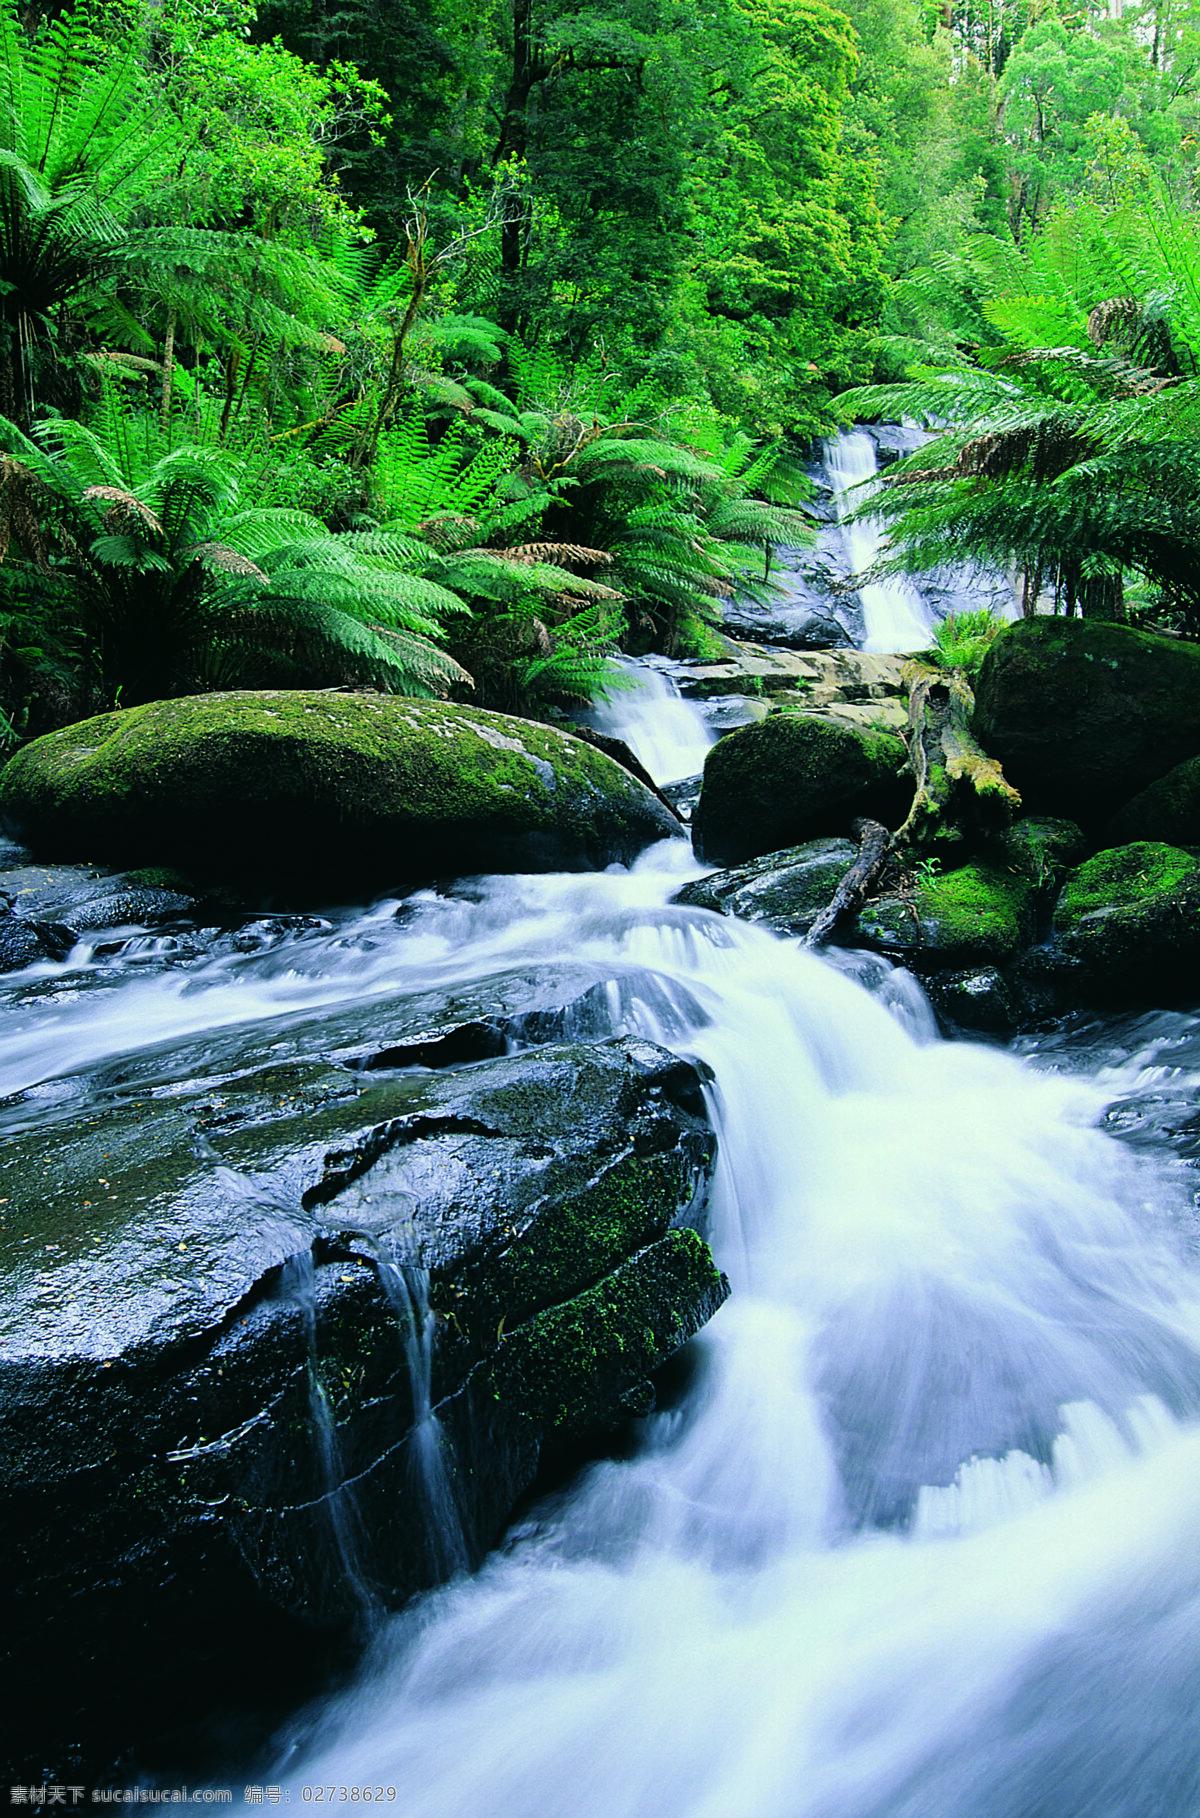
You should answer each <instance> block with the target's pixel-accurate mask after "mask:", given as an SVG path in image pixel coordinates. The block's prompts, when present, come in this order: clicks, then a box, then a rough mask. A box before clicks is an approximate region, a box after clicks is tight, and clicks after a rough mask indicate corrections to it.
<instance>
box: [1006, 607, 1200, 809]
mask: <svg viewBox="0 0 1200 1818" xmlns="http://www.w3.org/2000/svg"><path fill="white" fill-rule="evenodd" d="M974 724H975V732H976V735H977V736H978V738H979V740H980V741H981V743H982V744H983V745H984V746H985V747H986V748H987V750H988V751H989V752H991V754H992V755H993V756H994V757H997V758H998V759H999V760H1000V762H1001V763H1002V764H1003V766H1004V771H1005V774H1006V776H1007V777H1008V779H1009V781H1010V782H1011V783H1013V784H1015V786H1016V787H1017V788H1018V789H1019V790H1020V791H1021V795H1022V798H1023V800H1024V802H1025V806H1026V808H1027V809H1028V810H1029V811H1030V812H1033V813H1040V814H1052V815H1066V816H1069V817H1070V818H1071V819H1072V820H1075V821H1078V822H1079V823H1080V825H1081V826H1083V827H1084V828H1086V829H1088V830H1095V829H1097V828H1099V827H1102V826H1104V825H1106V824H1107V823H1108V822H1109V821H1110V820H1111V819H1112V817H1113V815H1114V814H1115V813H1116V812H1117V810H1118V809H1120V808H1121V807H1122V806H1123V805H1124V804H1125V803H1126V802H1128V801H1129V799H1130V798H1131V797H1132V796H1134V795H1136V794H1137V793H1138V792H1139V791H1141V790H1142V789H1144V788H1145V787H1146V786H1147V784H1149V783H1151V782H1153V781H1154V780H1155V778H1156V777H1160V776H1161V775H1162V774H1163V772H1164V771H1165V770H1167V769H1168V768H1170V767H1172V766H1174V765H1175V764H1179V763H1182V762H1183V761H1184V760H1185V759H1187V758H1190V757H1194V756H1195V755H1196V753H1197V752H1200V645H1196V644H1183V643H1176V642H1175V641H1174V640H1173V639H1171V638H1163V637H1154V636H1151V635H1150V634H1149V633H1147V632H1141V631H1132V630H1130V629H1129V628H1128V627H1126V626H1122V625H1108V624H1104V623H1100V622H1097V621H1095V620H1092V619H1061V618H1035V619H1024V620H1022V621H1021V622H1020V623H1019V624H1016V625H1010V626H1008V627H1007V628H1006V629H1005V630H1004V631H1002V632H1001V633H1000V635H999V637H998V638H996V640H995V642H994V643H993V644H992V646H991V649H990V650H989V651H988V654H987V656H986V657H985V658H984V662H983V668H982V670H981V672H980V677H979V685H978V687H977V689H976V691H975V719H974Z"/></svg>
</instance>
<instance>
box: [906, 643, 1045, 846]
mask: <svg viewBox="0 0 1200 1818" xmlns="http://www.w3.org/2000/svg"><path fill="white" fill-rule="evenodd" d="M903 674H904V681H905V685H906V687H907V688H908V728H909V730H908V762H909V768H910V769H911V770H912V772H913V775H914V777H915V778H916V783H917V789H916V794H915V795H914V797H913V805H912V807H911V808H910V809H909V811H908V819H907V820H906V821H905V823H904V825H903V826H902V827H901V828H900V829H899V831H898V832H897V834H896V837H895V841H894V844H895V846H896V847H898V848H901V849H905V850H906V851H907V852H908V853H916V852H921V851H924V850H927V849H928V848H930V847H937V846H943V847H944V846H945V845H948V844H955V843H959V842H961V841H963V840H965V839H967V838H969V837H979V836H980V835H982V836H984V837H986V836H987V835H988V834H989V833H1001V832H1003V831H1004V829H1005V828H1006V827H1008V825H1009V824H1010V822H1011V821H1012V817H1013V813H1014V810H1016V809H1019V808H1020V805H1021V797H1020V795H1019V793H1018V791H1017V790H1015V789H1014V788H1013V786H1012V784H1011V783H1010V782H1008V780H1007V779H1006V777H1005V775H1004V772H1003V771H1002V770H1001V768H1000V766H999V764H998V763H997V762H996V760H995V758H991V757H989V756H988V755H987V752H986V751H984V749H983V747H982V745H980V743H979V741H978V740H977V739H976V737H975V735H974V733H973V732H972V731H971V713H972V711H973V709H974V706H975V696H974V695H973V694H972V692H971V687H970V684H969V682H968V681H967V678H966V676H965V675H964V674H963V672H962V670H961V669H955V670H951V671H946V670H941V669H930V668H928V667H927V666H926V665H925V664H923V663H916V662H913V663H906V664H905V665H904V671H903Z"/></svg>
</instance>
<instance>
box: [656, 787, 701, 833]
mask: <svg viewBox="0 0 1200 1818" xmlns="http://www.w3.org/2000/svg"><path fill="white" fill-rule="evenodd" d="M703 786H704V778H703V777H702V776H683V777H680V778H679V780H678V782H675V783H664V784H663V794H664V795H665V796H666V798H667V800H668V801H669V802H670V804H671V806H672V808H673V809H674V810H675V812H676V814H677V815H678V816H679V818H680V820H681V821H683V822H685V823H686V822H688V821H690V820H691V818H692V816H693V815H694V814H695V812H696V803H697V802H698V801H699V800H700V791H701V789H702V788H703Z"/></svg>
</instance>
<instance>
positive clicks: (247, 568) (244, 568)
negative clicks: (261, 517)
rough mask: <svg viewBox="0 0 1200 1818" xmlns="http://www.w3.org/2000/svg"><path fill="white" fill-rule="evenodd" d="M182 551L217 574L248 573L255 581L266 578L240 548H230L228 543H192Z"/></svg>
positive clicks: (256, 564) (255, 563)
mask: <svg viewBox="0 0 1200 1818" xmlns="http://www.w3.org/2000/svg"><path fill="white" fill-rule="evenodd" d="M183 553H184V554H185V555H189V556H191V557H192V558H193V560H194V561H197V562H199V563H201V564H202V566H203V567H205V568H211V569H214V570H215V571H216V573H218V574H240V575H250V576H252V577H253V578H254V579H255V580H257V581H265V580H266V578H267V577H266V575H265V574H264V573H263V571H262V569H261V568H260V567H259V566H258V563H257V562H252V561H251V560H250V557H249V556H244V555H243V554H242V553H241V551H240V550H238V549H231V548H230V547H229V544H228V543H192V544H190V545H189V546H188V548H187V549H185V550H184V552H183Z"/></svg>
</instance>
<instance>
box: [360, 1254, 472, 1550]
mask: <svg viewBox="0 0 1200 1818" xmlns="http://www.w3.org/2000/svg"><path fill="white" fill-rule="evenodd" d="M375 1263H376V1268H377V1269H378V1271H379V1280H380V1284H381V1286H382V1288H383V1291H384V1293H385V1294H386V1295H387V1297H388V1300H389V1301H390V1302H391V1304H392V1306H393V1307H394V1308H395V1311H396V1314H397V1316H398V1318H399V1320H400V1329H401V1333H402V1335H403V1338H404V1349H405V1354H406V1357H407V1360H408V1374H409V1380H410V1382H411V1383H412V1393H413V1416H414V1424H413V1430H412V1433H411V1435H410V1437H409V1440H408V1447H409V1455H410V1458H411V1460H412V1470H413V1472H414V1474H415V1478H416V1485H415V1487H416V1489H417V1492H418V1504H419V1505H421V1506H423V1507H424V1509H425V1519H426V1542H427V1548H428V1554H429V1558H430V1561H431V1564H432V1565H433V1567H434V1569H435V1575H436V1576H438V1577H447V1578H448V1577H451V1576H452V1575H453V1574H454V1573H455V1572H461V1571H462V1570H463V1569H464V1567H465V1566H466V1564H467V1545H466V1541H465V1540H464V1538H463V1531H462V1515H461V1513H460V1510H459V1507H458V1503H457V1502H456V1500H455V1496H454V1487H453V1484H452V1483H451V1480H450V1473H449V1471H448V1469H447V1463H446V1449H445V1447H446V1440H445V1435H444V1433H443V1431H442V1423H441V1421H440V1420H439V1419H438V1417H437V1414H436V1412H435V1411H434V1407H433V1399H432V1382H433V1328H434V1313H433V1309H432V1307H431V1306H430V1304H429V1271H428V1269H422V1268H419V1267H418V1266H417V1265H416V1264H415V1263H408V1264H405V1265H404V1266H403V1267H402V1266H401V1265H400V1264H398V1263H395V1262H393V1261H392V1260H391V1258H390V1257H389V1256H385V1255H384V1254H383V1253H382V1252H381V1251H380V1252H377V1254H376V1258H375Z"/></svg>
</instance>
